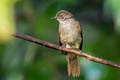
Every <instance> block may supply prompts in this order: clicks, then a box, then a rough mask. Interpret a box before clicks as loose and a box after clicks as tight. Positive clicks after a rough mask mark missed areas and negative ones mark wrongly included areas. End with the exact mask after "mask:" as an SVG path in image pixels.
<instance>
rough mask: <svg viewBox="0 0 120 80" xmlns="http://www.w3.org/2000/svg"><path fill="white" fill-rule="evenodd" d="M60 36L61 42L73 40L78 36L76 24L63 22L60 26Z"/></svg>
mask: <svg viewBox="0 0 120 80" xmlns="http://www.w3.org/2000/svg"><path fill="white" fill-rule="evenodd" d="M60 28H61V35H60V38H61V40H62V41H63V42H71V43H72V42H75V41H76V39H77V38H79V32H78V29H77V25H76V24H64V25H61V26H60Z"/></svg>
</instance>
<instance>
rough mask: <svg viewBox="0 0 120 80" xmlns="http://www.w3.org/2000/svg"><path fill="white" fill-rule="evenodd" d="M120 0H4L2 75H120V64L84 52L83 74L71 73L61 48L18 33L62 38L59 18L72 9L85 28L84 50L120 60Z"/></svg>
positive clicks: (49, 79)
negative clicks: (91, 58)
mask: <svg viewBox="0 0 120 80" xmlns="http://www.w3.org/2000/svg"><path fill="white" fill-rule="evenodd" d="M119 4H120V0H0V80H120V78H119V76H120V69H117V68H114V67H110V66H106V65H103V64H99V63H95V62H92V61H89V60H87V59H85V58H82V57H81V58H80V65H81V75H80V77H78V78H72V77H68V74H67V62H66V59H65V56H63V55H61V54H60V53H59V52H58V51H56V50H53V49H50V48H46V47H43V46H40V45H36V44H33V43H31V42H28V41H25V40H21V39H16V38H13V37H12V36H11V35H12V34H13V33H15V32H18V33H21V34H27V35H30V36H33V37H36V38H38V39H41V40H45V41H48V42H51V43H54V44H58V24H59V23H58V22H57V21H55V20H51V19H50V18H51V17H53V16H55V15H56V13H57V12H58V11H59V10H62V9H64V10H68V11H70V12H71V13H73V14H74V16H75V17H76V19H77V20H79V21H80V23H81V27H82V29H83V37H84V41H83V50H82V51H84V52H86V53H89V54H90V55H93V56H97V57H100V58H103V59H107V60H111V61H114V62H117V63H120V5H119Z"/></svg>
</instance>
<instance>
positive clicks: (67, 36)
mask: <svg viewBox="0 0 120 80" xmlns="http://www.w3.org/2000/svg"><path fill="white" fill-rule="evenodd" d="M55 18H56V19H57V20H58V21H59V45H60V46H63V47H65V48H70V49H75V50H81V49H82V43H83V36H82V29H81V27H80V24H79V22H78V21H77V20H75V18H74V17H73V15H72V14H71V13H70V12H68V11H65V10H61V11H59V12H58V13H57V14H56V17H55ZM65 54H66V59H67V62H68V74H69V76H70V75H72V76H73V77H78V76H79V75H80V64H79V59H78V56H77V55H75V54H71V53H65Z"/></svg>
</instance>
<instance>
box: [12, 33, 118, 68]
mask: <svg viewBox="0 0 120 80" xmlns="http://www.w3.org/2000/svg"><path fill="white" fill-rule="evenodd" d="M13 36H14V37H17V38H20V39H24V40H27V41H30V42H33V43H36V44H39V45H43V46H46V47H49V48H53V49H56V50H59V51H64V52H68V53H73V54H76V55H79V56H82V57H85V58H87V59H88V60H90V61H94V62H97V63H101V64H106V65H109V66H112V67H116V68H120V64H116V63H114V62H112V61H108V60H105V59H101V58H98V57H94V56H91V55H89V54H87V53H84V52H82V51H77V50H72V49H68V48H63V47H61V46H58V45H55V44H52V43H48V42H46V41H42V40H38V39H36V38H33V37H31V36H28V35H22V34H18V33H16V34H14V35H13Z"/></svg>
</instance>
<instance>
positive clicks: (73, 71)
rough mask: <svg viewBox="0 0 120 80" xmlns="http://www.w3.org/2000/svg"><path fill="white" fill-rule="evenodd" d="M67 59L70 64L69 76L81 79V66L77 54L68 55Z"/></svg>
mask: <svg viewBox="0 0 120 80" xmlns="http://www.w3.org/2000/svg"><path fill="white" fill-rule="evenodd" d="M66 59H67V62H68V74H69V76H70V75H72V76H73V77H79V75H80V64H79V60H78V56H77V55H75V54H71V53H68V54H67V55H66Z"/></svg>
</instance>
